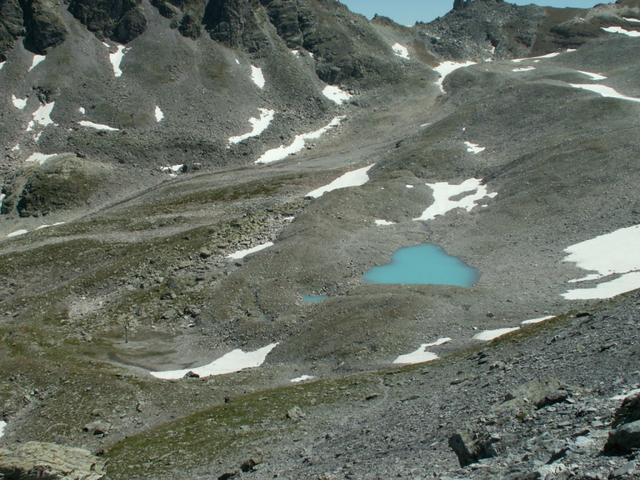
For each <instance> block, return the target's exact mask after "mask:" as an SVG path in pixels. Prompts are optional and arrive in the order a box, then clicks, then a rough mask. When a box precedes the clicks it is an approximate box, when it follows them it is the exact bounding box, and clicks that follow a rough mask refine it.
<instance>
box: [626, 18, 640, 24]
mask: <svg viewBox="0 0 640 480" xmlns="http://www.w3.org/2000/svg"><path fill="white" fill-rule="evenodd" d="M622 18H623V20H626V21H627V22H631V23H640V20H638V19H637V18H631V17H622Z"/></svg>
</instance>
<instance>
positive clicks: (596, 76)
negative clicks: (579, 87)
mask: <svg viewBox="0 0 640 480" xmlns="http://www.w3.org/2000/svg"><path fill="white" fill-rule="evenodd" d="M578 73H581V74H582V75H586V76H587V77H589V78H590V79H591V80H594V81H596V82H597V81H600V80H606V79H607V77H605V76H604V75H600V74H599V73H591V72H585V71H584V70H578Z"/></svg>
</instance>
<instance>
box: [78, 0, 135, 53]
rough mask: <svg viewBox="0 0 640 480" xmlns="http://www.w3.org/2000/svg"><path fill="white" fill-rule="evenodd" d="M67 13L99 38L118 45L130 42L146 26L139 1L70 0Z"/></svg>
mask: <svg viewBox="0 0 640 480" xmlns="http://www.w3.org/2000/svg"><path fill="white" fill-rule="evenodd" d="M69 12H71V13H72V14H73V16H74V17H76V18H77V19H78V20H80V22H82V23H83V24H84V25H86V27H87V28H88V29H89V30H90V31H92V32H94V33H95V34H96V35H98V36H99V37H100V38H110V39H112V40H114V41H116V42H119V43H127V42H130V41H131V40H133V39H134V38H136V37H137V36H139V35H140V34H142V32H144V30H145V28H146V26H147V20H146V18H145V16H144V14H143V13H142V10H141V8H140V0H117V1H111V0H98V1H93V0H71V2H70V3H69Z"/></svg>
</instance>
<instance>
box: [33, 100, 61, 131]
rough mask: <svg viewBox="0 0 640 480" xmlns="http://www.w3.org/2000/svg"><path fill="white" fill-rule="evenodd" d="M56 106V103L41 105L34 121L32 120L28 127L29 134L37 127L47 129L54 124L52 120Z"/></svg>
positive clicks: (34, 114) (34, 116) (35, 113)
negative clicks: (52, 113)
mask: <svg viewBox="0 0 640 480" xmlns="http://www.w3.org/2000/svg"><path fill="white" fill-rule="evenodd" d="M55 105H56V102H51V103H45V104H43V105H40V106H39V107H38V109H37V110H36V111H35V112H33V120H31V121H30V122H29V125H27V132H31V131H32V130H33V129H34V128H35V126H36V125H40V126H41V127H47V126H49V125H52V124H54V123H53V120H51V112H53V107H55Z"/></svg>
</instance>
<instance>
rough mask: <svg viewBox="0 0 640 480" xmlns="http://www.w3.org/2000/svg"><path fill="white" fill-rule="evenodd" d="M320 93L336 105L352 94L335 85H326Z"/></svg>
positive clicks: (345, 100)
mask: <svg viewBox="0 0 640 480" xmlns="http://www.w3.org/2000/svg"><path fill="white" fill-rule="evenodd" d="M322 95H324V96H325V97H327V98H328V99H329V100H331V101H332V102H333V103H335V104H336V105H342V104H343V103H344V102H347V101H349V99H350V98H351V97H352V95H351V94H350V93H349V92H345V91H344V90H342V89H341V88H340V87H336V86H335V85H327V86H326V87H324V89H323V90H322Z"/></svg>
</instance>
